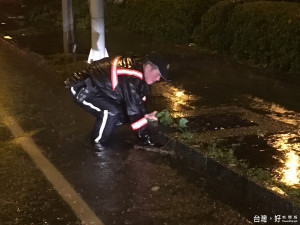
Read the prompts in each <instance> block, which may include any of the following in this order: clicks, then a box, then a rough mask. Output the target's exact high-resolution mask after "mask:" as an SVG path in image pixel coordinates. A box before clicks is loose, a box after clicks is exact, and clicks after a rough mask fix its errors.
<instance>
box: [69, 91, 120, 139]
mask: <svg viewBox="0 0 300 225" xmlns="http://www.w3.org/2000/svg"><path fill="white" fill-rule="evenodd" d="M71 94H72V96H73V97H74V99H75V101H76V102H77V103H78V104H79V105H80V106H81V107H82V108H84V109H85V110H86V111H88V112H89V113H91V114H93V115H94V116H95V117H96V122H95V125H94V128H93V131H92V141H93V142H95V143H97V142H100V143H103V142H107V141H108V139H109V136H110V134H111V133H112V131H113V130H114V128H115V127H116V126H117V125H120V124H122V123H123V122H124V113H123V108H122V106H121V105H120V104H118V103H116V102H114V101H113V100H112V99H109V98H108V97H105V96H101V95H99V94H96V93H94V92H93V91H90V90H89V88H88V87H86V86H83V87H72V88H71Z"/></svg>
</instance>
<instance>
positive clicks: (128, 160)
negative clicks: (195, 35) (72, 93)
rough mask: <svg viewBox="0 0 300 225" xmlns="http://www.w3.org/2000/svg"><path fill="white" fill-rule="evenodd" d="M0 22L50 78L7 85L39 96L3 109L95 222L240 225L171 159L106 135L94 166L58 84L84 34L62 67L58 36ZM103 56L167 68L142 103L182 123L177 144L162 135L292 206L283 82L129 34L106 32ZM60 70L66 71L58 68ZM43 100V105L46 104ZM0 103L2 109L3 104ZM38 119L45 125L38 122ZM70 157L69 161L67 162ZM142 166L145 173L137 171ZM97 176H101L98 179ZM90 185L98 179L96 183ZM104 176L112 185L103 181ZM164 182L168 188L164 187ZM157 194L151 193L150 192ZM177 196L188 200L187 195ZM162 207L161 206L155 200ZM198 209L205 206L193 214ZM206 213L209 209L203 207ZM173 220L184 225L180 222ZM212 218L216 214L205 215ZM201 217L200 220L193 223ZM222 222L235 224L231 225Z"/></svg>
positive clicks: (297, 114)
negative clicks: (158, 59)
mask: <svg viewBox="0 0 300 225" xmlns="http://www.w3.org/2000/svg"><path fill="white" fill-rule="evenodd" d="M2 20H3V21H5V23H7V24H8V23H11V24H14V26H12V25H10V26H6V24H2V27H1V29H0V30H1V32H0V33H1V35H2V34H3V35H4V34H5V35H10V36H11V37H12V40H9V41H10V42H15V43H17V45H18V46H20V47H22V48H27V49H30V51H33V52H37V53H39V54H40V55H43V57H44V60H45V61H44V62H48V64H50V65H51V66H52V69H54V70H56V72H58V73H59V74H60V76H59V75H57V74H56V75H53V74H52V73H50V74H49V75H47V76H46V77H47V80H46V81H44V80H45V78H44V76H40V77H38V78H36V77H35V75H28V78H30V79H31V80H29V81H25V80H24V81H23V80H22V81H18V79H19V78H18V79H17V80H13V81H9V80H8V81H7V83H6V84H5V87H4V90H5V88H8V87H10V88H12V87H14V88H16V87H17V88H18V89H19V90H22V89H21V88H22V87H23V86H24V84H25V83H28V84H30V83H36V84H38V86H37V87H35V90H34V91H35V92H37V93H39V94H38V95H36V96H35V95H34V93H33V92H32V94H29V93H30V92H29V90H26V89H25V90H24V91H21V93H22V96H21V97H20V99H17V100H15V99H13V100H10V103H12V102H18V103H17V104H13V105H10V106H7V107H8V108H10V110H12V113H13V114H14V115H16V116H17V117H19V119H18V121H19V123H21V125H22V127H26V130H28V131H31V132H33V136H34V137H35V139H36V142H37V144H38V145H39V146H41V147H42V148H43V150H44V154H45V155H46V156H47V157H48V158H49V159H50V160H51V161H52V162H53V163H54V164H55V165H56V166H57V167H58V168H60V169H61V170H62V171H64V175H65V176H66V177H68V178H69V180H72V184H74V186H75V187H76V190H77V191H78V192H79V193H80V194H81V195H83V196H84V198H85V199H86V201H87V202H89V204H90V205H92V208H93V209H96V210H98V211H97V215H100V218H103V220H104V222H108V223H107V224H112V223H111V222H112V221H113V220H116V222H115V223H116V224H122V222H124V221H125V222H126V221H127V222H126V223H127V224H164V223H166V224H181V223H182V224H201V223H202V222H203V224H220V221H218V219H220V217H223V219H224V218H225V221H222V222H221V224H245V223H247V222H245V221H246V220H245V219H244V218H242V217H240V215H238V213H237V214H234V213H236V212H233V211H231V209H230V208H227V207H228V206H225V205H223V203H220V202H218V200H216V199H215V198H217V199H221V198H220V195H218V194H216V193H214V191H213V193H210V194H207V193H206V192H207V190H209V189H210V188H209V187H210V186H209V185H204V184H203V183H205V184H208V183H209V184H210V185H213V183H215V181H214V180H213V181H209V176H208V175H205V173H203V174H201V172H200V178H195V180H196V181H192V182H191V181H190V180H189V179H188V178H187V177H188V175H190V174H191V172H187V173H186V174H184V175H182V174H180V172H179V171H181V170H182V169H183V168H182V167H181V166H180V165H179V164H180V163H179V162H177V161H176V159H173V158H170V157H167V158H165V157H166V156H162V155H160V154H157V153H153V152H152V153H151V152H146V151H145V150H142V151H141V152H140V151H136V150H137V149H136V148H134V143H135V142H136V139H135V137H134V136H129V137H128V139H127V140H126V141H125V142H124V140H123V139H122V138H121V139H120V141H119V136H118V132H117V134H116V135H115V136H114V140H116V141H114V144H113V145H112V146H111V147H110V149H111V150H113V151H108V152H105V153H103V154H100V156H99V157H98V158H95V157H94V156H92V155H91V154H90V153H88V149H89V148H90V147H89V146H86V145H85V144H84V143H85V142H86V139H87V137H86V136H87V134H88V131H89V129H90V127H91V126H92V121H93V119H92V118H89V117H87V116H86V114H85V113H84V112H81V111H80V110H79V109H78V108H76V107H75V106H73V104H72V102H70V100H69V99H68V96H66V93H65V91H64V90H63V89H62V88H61V87H59V85H60V84H61V83H62V81H63V79H64V78H65V77H66V76H67V75H68V74H69V73H70V72H71V71H72V70H74V69H75V68H76V69H78V68H80V66H82V64H83V61H84V60H85V59H86V58H87V53H88V52H89V46H90V41H89V40H90V39H89V31H86V30H78V31H77V33H76V40H77V46H78V48H77V54H76V55H75V56H73V57H71V58H69V59H66V58H64V57H63V56H62V54H61V52H62V49H63V48H62V39H61V38H60V37H62V35H61V32H54V33H51V34H47V35H45V34H40V33H39V32H37V31H35V30H32V28H26V29H23V30H22V31H21V32H20V31H17V32H16V31H15V28H16V27H17V26H20V25H22V19H21V17H16V18H15V19H14V20H13V18H12V19H9V21H8V20H7V18H2ZM13 21H14V22H13ZM0 22H1V21H0ZM3 35H2V36H3ZM107 48H108V51H109V53H110V54H113V55H114V54H131V53H139V54H144V53H147V52H149V51H151V50H160V51H162V52H164V53H166V54H167V55H168V56H169V58H170V59H171V60H172V64H173V68H172V75H173V81H172V83H158V84H156V85H154V87H153V89H152V94H151V97H150V98H148V99H149V100H148V104H149V108H151V109H156V110H158V111H160V110H163V109H168V110H169V111H170V112H171V114H172V116H173V117H175V118H181V117H185V118H187V119H188V120H189V123H188V125H189V130H188V132H189V133H185V135H186V136H185V138H183V136H182V133H181V132H179V131H178V129H176V128H172V129H168V130H167V131H166V132H167V133H168V135H169V136H170V137H171V138H175V139H178V140H182V141H183V142H185V143H188V144H189V145H190V146H192V147H193V148H194V150H195V151H199V152H200V153H201V154H206V155H209V156H210V157H212V158H215V159H216V160H220V161H222V162H223V163H225V164H226V165H228V166H229V167H230V168H232V169H233V170H235V171H236V170H237V171H238V172H240V171H242V172H243V171H245V170H246V173H245V174H244V175H246V176H249V177H251V179H254V180H255V179H258V180H256V181H257V182H258V183H260V184H261V185H264V186H265V187H266V188H268V189H270V190H272V191H274V192H275V193H277V194H280V195H281V196H284V197H287V198H291V199H292V200H293V202H295V203H298V202H299V199H298V197H299V178H300V175H299V163H300V161H299V151H300V132H299V127H300V103H299V99H300V92H299V91H298V90H299V83H297V82H295V83H292V82H290V81H289V82H284V81H282V80H279V79H277V78H276V76H279V75H281V76H286V75H287V74H280V73H277V74H276V75H272V74H271V72H269V74H267V72H262V71H260V70H259V69H253V68H249V67H247V66H245V65H241V64H238V63H236V62H233V61H232V60H230V59H228V58H223V57H219V56H216V55H206V54H199V53H197V52H196V51H194V50H193V49H191V48H189V47H187V46H173V45H168V44H165V43H159V42H157V41H154V40H151V39H148V38H146V37H142V36H140V35H136V34H128V33H122V35H120V34H118V33H116V32H115V31H110V30H109V31H108V32H107ZM11 61H13V60H11ZM66 61H69V62H71V63H69V64H67V65H64V62H66ZM39 73H40V74H41V73H44V72H43V71H40V72H39ZM27 74H30V72H27ZM274 74H275V72H274ZM266 75H267V76H266ZM49 77H51V78H50V79H49ZM14 79H16V77H15V78H14ZM22 79H24V78H22ZM23 82H24V84H23ZM2 84H4V82H2ZM12 84H14V85H12ZM44 90H47V92H45V91H44ZM162 90H163V91H162ZM8 92H12V91H8ZM4 93H6V92H5V91H2V94H1V95H2V96H6V95H7V94H6V95H4ZM49 95H51V96H53V97H51V98H49ZM62 96H64V97H62ZM16 97H17V96H16ZM11 98H12V97H9V98H7V99H11ZM18 98H19V97H18ZM45 98H47V101H45ZM7 99H6V100H5V101H6V103H5V104H8V105H9V103H7V101H8V100H7ZM2 100H3V99H2ZM5 101H3V102H5ZM31 101H32V102H31ZM37 104H38V105H37ZM37 106H39V107H38V108H37ZM53 106H56V107H53ZM40 108H43V110H42V111H41V110H40ZM20 111H22V112H24V115H23V113H22V116H20V115H19V112H20ZM33 115H34V116H33ZM53 115H57V116H53ZM48 118H51V119H50V120H49V121H48ZM83 118H84V119H83ZM79 128H80V129H79ZM124 129H125V131H124V130H120V131H119V132H120V133H121V134H123V133H124V132H125V133H128V132H127V131H126V129H127V128H124ZM83 131H84V132H83ZM53 143H55V144H54V145H55V147H53ZM53 149H54V150H53ZM222 149H223V150H224V149H225V150H224V151H223V150H222ZM74 152H76V154H74ZM70 155H72V161H70V162H68V159H69V157H70ZM87 162H89V163H88V165H87ZM79 165H80V166H79ZM144 165H147V166H146V167H145V168H143V166H144ZM240 167H241V168H240ZM179 168H180V169H179ZM99 170H101V171H105V172H104V173H99ZM136 171H142V174H143V175H141V177H139V176H138V174H137V173H136ZM198 173H199V171H198ZM116 174H117V176H116ZM253 174H254V175H253ZM77 177H82V178H83V179H84V183H88V184H89V185H88V187H87V185H85V184H82V183H83V181H82V180H76V178H77ZM95 177H99V179H98V182H97V181H95V179H94V178H95ZM111 177H118V178H117V180H116V179H113V180H112V179H111ZM144 177H149V179H147V180H146V181H145V180H144V179H142V178H144ZM166 180H168V182H169V181H170V182H169V183H166ZM177 182H179V183H177ZM106 184H109V186H108V187H107V190H106V189H105V188H104V186H105V185H106ZM99 187H101V188H104V189H103V190H104V191H103V193H100V194H94V195H93V194H91V192H93V190H94V191H96V190H98V189H99ZM157 187H159V189H158V191H153V190H152V188H154V190H156V189H157ZM171 187H172V188H171ZM176 187H178V189H179V190H177V189H176ZM204 187H205V188H204ZM127 188H128V189H127ZM173 188H175V189H173ZM190 188H191V189H190ZM203 188H204V189H205V190H204V189H203ZM91 190H92V191H91ZM115 190H117V191H115ZM87 192H88V193H87ZM216 192H218V191H216ZM132 193H134V195H133V194H132ZM174 193H175V194H174ZM186 193H193V194H192V195H191V196H190V195H188V194H186ZM193 195H194V196H196V197H193ZM95 196H96V197H95ZM144 196H147V198H146V197H144ZM166 196H168V197H166ZM170 196H171V197H170ZM203 196H204V199H203V198H202V197H203ZM211 196H214V197H211ZM216 196H218V197H216ZM149 198H151V199H153V198H154V199H153V201H151V203H150V202H148V200H149ZM166 198H168V200H167V201H166V202H164V201H162V199H166ZM207 198H208V199H209V200H207ZM124 199H125V200H124ZM195 199H197V200H195ZM215 200H216V201H217V203H216V202H214V201H215ZM190 202H193V204H190ZM203 202H205V203H207V204H204V205H203ZM212 202H214V203H212ZM222 202H226V203H227V204H229V205H234V207H235V209H237V210H238V211H239V212H241V213H242V214H243V215H245V216H246V217H247V218H248V219H249V220H251V221H253V220H252V218H253V216H254V215H255V214H259V215H261V214H263V213H264V212H263V211H258V212H256V211H255V209H251V210H250V209H249V208H247V206H243V205H241V204H238V203H234V202H230V201H229V202H227V200H224V199H223V200H222ZM179 206H182V207H179ZM212 206H213V207H215V206H216V207H215V208H211V207H212ZM162 209H164V210H166V209H168V210H167V211H164V210H162ZM175 209H177V210H175ZM189 210H191V211H189ZM207 210H208V211H207ZM162 211H163V212H164V213H162ZM187 211H189V213H187ZM166 212H168V213H166ZM183 212H185V215H187V217H184V216H183V215H182V214H183ZM199 212H201V213H199ZM209 212H211V213H212V214H210V213H209ZM214 213H217V214H215V216H213V214H214ZM231 213H233V214H234V215H233V214H231ZM276 213H278V214H281V212H276ZM282 213H283V212H282ZM292 213H293V212H291V213H290V214H292ZM178 214H179V215H178ZM133 215H136V216H133ZM204 215H206V216H204ZM224 215H226V216H225V217H224ZM237 215H238V216H237ZM269 216H270V215H269ZM203 217H204V218H206V219H207V220H205V221H203ZM230 217H231V219H232V218H233V217H236V218H237V219H236V220H234V219H233V220H231V219H230ZM226 219H227V220H228V221H226ZM241 220H243V222H241ZM244 220H245V221H244ZM149 221H151V222H149ZM183 221H184V222H183ZM187 221H190V222H187ZM125 222H124V224H126V223H125Z"/></svg>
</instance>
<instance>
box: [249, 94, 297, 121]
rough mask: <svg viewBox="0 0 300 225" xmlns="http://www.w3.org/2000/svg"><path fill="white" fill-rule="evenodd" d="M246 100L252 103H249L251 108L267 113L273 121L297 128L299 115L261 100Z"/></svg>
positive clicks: (250, 97)
mask: <svg viewBox="0 0 300 225" xmlns="http://www.w3.org/2000/svg"><path fill="white" fill-rule="evenodd" d="M248 98H249V99H251V100H252V102H251V103H250V104H251V106H252V107H254V108H260V109H263V110H267V111H269V112H270V116H271V117H272V118H273V119H274V120H277V121H281V122H284V123H288V124H293V125H296V126H297V125H298V126H299V120H298V119H297V118H299V116H300V114H299V113H297V112H295V111H291V110H288V109H286V108H284V107H282V106H280V105H278V104H275V103H272V102H268V101H265V100H264V99H261V98H257V97H252V96H248Z"/></svg>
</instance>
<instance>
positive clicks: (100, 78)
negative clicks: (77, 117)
mask: <svg viewBox="0 0 300 225" xmlns="http://www.w3.org/2000/svg"><path fill="white" fill-rule="evenodd" d="M168 71H169V64H168V63H167V61H166V60H165V59H164V57H163V56H162V55H161V54H159V53H150V54H148V55H146V56H145V57H144V58H142V59H141V58H133V57H121V56H118V57H115V58H109V57H108V58H103V59H101V60H98V61H94V62H92V63H91V64H90V65H89V66H88V67H87V69H86V70H84V71H82V72H76V73H74V74H73V75H72V76H71V77H69V78H68V79H67V80H66V81H65V82H64V83H65V86H66V87H67V88H69V89H70V91H71V95H72V96H73V98H74V99H75V101H76V102H77V103H78V104H79V105H80V106H81V107H83V108H84V109H85V110H86V111H88V112H89V113H91V114H93V115H94V116H95V117H96V122H95V125H94V128H93V130H92V140H91V141H92V143H93V145H94V146H95V149H98V150H101V149H103V145H105V143H106V142H107V141H108V140H109V136H110V134H111V133H112V131H113V130H114V128H116V127H117V126H118V125H121V124H123V123H124V122H127V121H129V122H130V124H131V127H132V129H133V130H135V131H136V132H137V134H138V137H139V138H140V139H141V140H142V142H143V143H144V145H153V141H152V138H151V136H150V132H149V125H148V120H147V119H151V120H157V118H156V116H155V114H156V111H154V112H151V113H146V108H145V100H146V95H147V93H148V92H149V89H150V85H151V84H153V83H155V82H156V81H159V80H160V79H161V78H163V79H164V80H168V79H169V78H168V75H169V73H168Z"/></svg>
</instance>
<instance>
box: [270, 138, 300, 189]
mask: <svg viewBox="0 0 300 225" xmlns="http://www.w3.org/2000/svg"><path fill="white" fill-rule="evenodd" d="M299 137H300V136H299V135H297V134H290V133H289V134H277V135H273V136H272V137H271V138H270V140H269V141H268V144H269V145H271V146H272V147H274V148H276V149H277V150H278V151H281V152H282V153H283V155H284V157H283V158H282V159H279V160H280V161H281V162H282V163H283V166H282V167H280V168H278V169H277V170H276V171H275V172H276V173H277V174H279V176H278V177H279V180H280V181H281V182H283V183H285V184H286V185H289V186H299V184H300V183H299V181H300V174H299V168H300V157H299V152H300V143H299V142H297V141H293V140H294V139H297V138H299ZM291 140H292V141H291Z"/></svg>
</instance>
